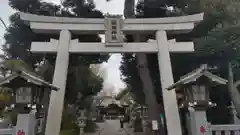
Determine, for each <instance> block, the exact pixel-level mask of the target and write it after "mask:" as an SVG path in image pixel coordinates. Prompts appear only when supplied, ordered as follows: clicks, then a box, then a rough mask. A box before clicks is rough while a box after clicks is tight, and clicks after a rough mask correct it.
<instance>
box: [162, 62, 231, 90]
mask: <svg viewBox="0 0 240 135" xmlns="http://www.w3.org/2000/svg"><path fill="white" fill-rule="evenodd" d="M202 76H205V77H207V78H208V79H210V80H212V81H213V82H216V83H218V84H224V85H225V84H227V83H228V80H226V79H223V78H221V77H219V76H217V75H214V74H212V73H211V72H209V71H208V67H207V65H206V64H203V65H201V67H200V68H197V69H195V70H193V71H192V72H190V73H188V74H186V75H184V76H182V77H181V78H180V80H179V81H177V82H176V83H174V84H172V85H171V86H169V87H168V88H167V90H172V89H174V88H176V87H178V86H181V85H185V84H189V83H192V82H195V81H196V80H198V79H199V78H200V77H202Z"/></svg>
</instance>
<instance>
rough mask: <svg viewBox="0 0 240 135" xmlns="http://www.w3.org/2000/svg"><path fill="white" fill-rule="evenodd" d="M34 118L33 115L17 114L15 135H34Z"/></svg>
mask: <svg viewBox="0 0 240 135" xmlns="http://www.w3.org/2000/svg"><path fill="white" fill-rule="evenodd" d="M35 129H36V118H35V115H34V114H33V113H28V114H19V115H18V117H17V125H16V135H18V134H22V135H35V134H36V130H35Z"/></svg>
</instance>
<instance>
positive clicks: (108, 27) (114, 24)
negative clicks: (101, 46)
mask: <svg viewBox="0 0 240 135" xmlns="http://www.w3.org/2000/svg"><path fill="white" fill-rule="evenodd" d="M104 23H105V24H104V25H105V42H106V46H108V47H119V46H121V45H119V43H122V42H123V34H122V32H121V28H122V23H123V20H122V17H121V16H107V17H106V18H105V22H104Z"/></svg>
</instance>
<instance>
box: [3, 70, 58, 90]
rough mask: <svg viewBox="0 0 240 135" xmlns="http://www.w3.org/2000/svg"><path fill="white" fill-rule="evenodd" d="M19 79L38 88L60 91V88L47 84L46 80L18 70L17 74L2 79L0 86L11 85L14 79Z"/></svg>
mask: <svg viewBox="0 0 240 135" xmlns="http://www.w3.org/2000/svg"><path fill="white" fill-rule="evenodd" d="M18 77H20V78H22V79H24V80H26V81H27V82H28V83H32V84H34V85H36V86H40V87H46V88H50V89H52V90H56V91H57V90H58V89H59V88H58V87H56V86H54V85H52V84H50V83H48V82H46V81H45V80H43V79H41V78H40V77H38V76H36V75H34V74H33V73H29V72H27V71H24V70H18V71H17V72H14V73H13V74H11V75H10V76H7V77H5V78H2V79H1V80H0V86H3V85H9V84H10V82H11V81H13V80H14V79H16V78H18Z"/></svg>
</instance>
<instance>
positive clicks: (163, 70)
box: [156, 31, 182, 135]
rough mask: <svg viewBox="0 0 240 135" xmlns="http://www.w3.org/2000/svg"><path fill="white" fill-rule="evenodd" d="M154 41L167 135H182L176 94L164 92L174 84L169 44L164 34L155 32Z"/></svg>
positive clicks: (163, 32)
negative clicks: (156, 48)
mask: <svg viewBox="0 0 240 135" xmlns="http://www.w3.org/2000/svg"><path fill="white" fill-rule="evenodd" d="M156 40H157V44H158V64H159V71H160V76H161V78H160V79H161V85H162V94H163V95H162V96H163V103H164V111H165V117H166V124H167V131H168V135H180V134H182V130H181V122H180V117H179V111H178V104H177V99H176V93H175V91H168V90H166V88H167V87H169V86H170V85H172V84H174V81H173V73H172V64H171V58H170V53H169V49H168V46H169V42H168V40H167V34H166V32H165V31H157V33H156ZM172 42H174V41H172Z"/></svg>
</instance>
